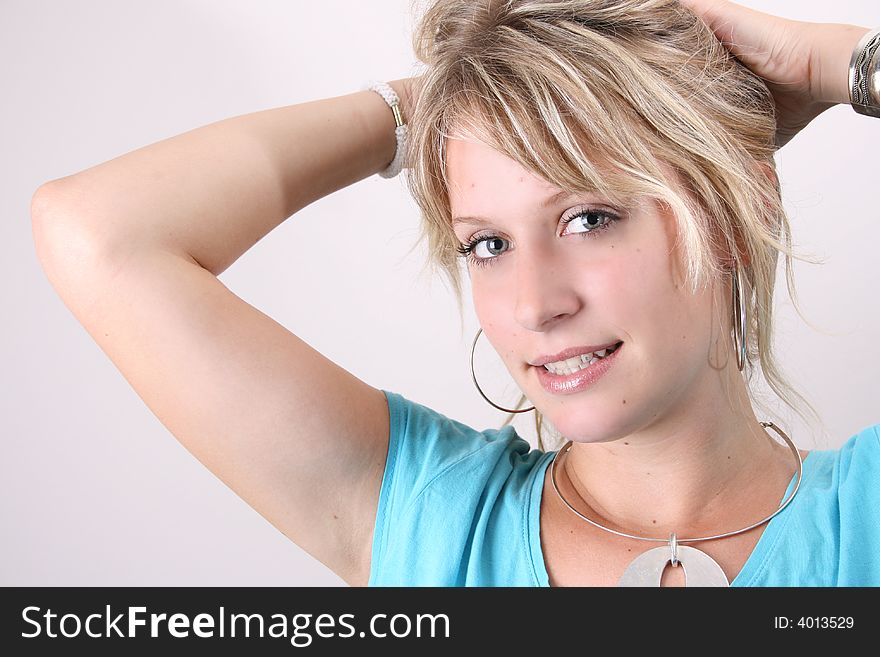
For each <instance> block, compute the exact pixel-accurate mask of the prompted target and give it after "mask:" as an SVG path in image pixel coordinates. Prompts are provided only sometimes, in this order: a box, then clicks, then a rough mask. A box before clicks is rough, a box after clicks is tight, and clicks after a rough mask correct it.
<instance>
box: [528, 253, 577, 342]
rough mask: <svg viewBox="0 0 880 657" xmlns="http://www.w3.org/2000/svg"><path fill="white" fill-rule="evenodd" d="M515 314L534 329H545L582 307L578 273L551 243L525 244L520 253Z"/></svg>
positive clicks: (531, 329)
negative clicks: (568, 265)
mask: <svg viewBox="0 0 880 657" xmlns="http://www.w3.org/2000/svg"><path fill="white" fill-rule="evenodd" d="M516 256H517V257H516V263H515V267H516V275H515V279H514V280H515V284H516V288H515V291H514V294H515V295H516V307H515V310H514V318H515V319H516V321H517V322H518V323H519V324H520V326H522V327H523V328H526V329H528V330H530V331H545V330H547V329H549V328H550V327H551V326H553V325H554V324H556V323H557V322H559V321H560V320H561V319H563V318H564V317H566V316H569V315H573V314H574V313H576V312H577V310H578V308H579V307H580V300H579V298H578V294H577V291H576V287H575V282H576V274H575V272H571V271H568V270H567V267H566V264H565V261H564V260H563V259H562V258H561V257H559V256H558V254H557V255H556V256H554V254H553V248H552V246H550V245H542V244H534V245H530V246H526V247H521V248H519V249H518V250H517V254H516Z"/></svg>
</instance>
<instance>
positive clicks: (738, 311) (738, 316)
mask: <svg viewBox="0 0 880 657" xmlns="http://www.w3.org/2000/svg"><path fill="white" fill-rule="evenodd" d="M730 273H731V283H732V287H733V290H732V292H733V293H732V295H731V296H732V301H733V345H734V347H735V350H736V366H737V368H738V369H739V371H740V372H742V371H743V368H744V367H745V365H746V304H745V299H743V294H742V288H743V284H742V278H741V276H742V274H741V272H740V270H739V268H738V267H736V265H734V267H733V269H732V270H731V272H730ZM737 329H739V331H737Z"/></svg>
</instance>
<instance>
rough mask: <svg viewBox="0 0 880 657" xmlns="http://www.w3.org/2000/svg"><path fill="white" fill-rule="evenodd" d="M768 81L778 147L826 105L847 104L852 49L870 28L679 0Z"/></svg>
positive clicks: (714, 0) (711, 0)
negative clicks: (811, 21) (774, 106)
mask: <svg viewBox="0 0 880 657" xmlns="http://www.w3.org/2000/svg"><path fill="white" fill-rule="evenodd" d="M679 2H681V4H682V5H684V6H685V7H687V8H688V9H690V10H691V11H693V12H694V13H695V14H696V15H697V16H699V17H700V18H701V19H702V20H703V22H705V23H706V25H708V26H709V28H710V29H711V30H712V31H713V32H714V33H715V36H716V37H718V40H719V41H721V43H723V44H724V46H725V47H727V48H728V50H730V52H731V53H732V54H733V55H734V56H735V57H736V58H737V59H739V61H740V62H742V63H743V64H744V65H745V66H747V67H748V68H749V69H750V70H751V71H752V72H753V73H755V74H756V75H758V76H759V77H760V78H762V79H763V80H764V82H765V83H766V84H767V87H768V88H769V89H770V92H771V93H772V94H773V99H774V101H775V103H776V127H777V129H776V145H777V147H779V148H781V147H782V146H784V145H785V144H787V143H788V142H789V141H791V139H792V138H793V137H794V136H795V135H796V134H797V133H798V132H800V131H801V130H802V129H803V128H805V127H806V126H807V124H808V123H810V121H812V120H813V119H815V118H816V117H817V116H819V115H820V114H821V113H822V112H824V111H825V110H827V109H828V108H829V107H834V105H837V104H838V103H849V102H850V101H849V90H848V84H849V82H848V75H849V61H850V58H851V57H852V51H853V49H854V48H855V47H856V44H857V43H858V42H859V39H861V38H862V37H863V36H864V35H865V34H866V33H868V32H869V31H870V28H865V27H858V26H856V25H844V24H839V23H807V22H804V21H795V20H790V19H787V18H780V17H778V16H771V15H770V14H765V13H763V12H760V11H756V10H754V9H749V8H748V7H743V6H742V5H738V4H735V3H733V2H729V1H728V0H679Z"/></svg>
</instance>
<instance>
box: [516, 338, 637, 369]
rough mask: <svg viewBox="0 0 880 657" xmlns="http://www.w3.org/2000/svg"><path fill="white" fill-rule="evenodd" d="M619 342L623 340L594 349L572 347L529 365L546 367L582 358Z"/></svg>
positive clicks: (542, 357) (537, 359) (596, 346)
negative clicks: (550, 364)
mask: <svg viewBox="0 0 880 657" xmlns="http://www.w3.org/2000/svg"><path fill="white" fill-rule="evenodd" d="M618 342H622V340H615V341H614V342H607V343H605V344H600V345H595V346H592V347H571V348H570V349H566V350H565V351H560V352H559V353H558V354H554V355H552V356H541V357H540V358H536V359H535V360H534V361H532V362H530V363H529V365H534V366H536V367H539V366H541V365H546V364H547V363H555V362H557V361H560V360H566V359H568V358H574V357H575V356H580V355H582V354H590V353H593V352H594V351H599V350H600V349H607V348H608V347H613V346H614V345H616V344H617V343H618ZM613 355H614V354H612V356H613Z"/></svg>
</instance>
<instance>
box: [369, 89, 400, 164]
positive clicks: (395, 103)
mask: <svg viewBox="0 0 880 657" xmlns="http://www.w3.org/2000/svg"><path fill="white" fill-rule="evenodd" d="M362 91H375V92H376V93H377V94H379V95H380V96H382V98H383V99H384V100H385V102H386V103H388V106H389V107H390V108H391V111H392V112H393V113H394V123H395V125H396V127H395V128H394V134H395V136H396V137H397V150H396V151H395V152H394V159H393V160H391V164H389V165H388V168H387V169H385V170H384V171H380V172H379V175H380V176H382V177H383V178H393V177H394V176H396V175H397V174H398V173H400V170H401V169H402V168H403V158H404V154H405V152H406V132H407V126H406V124H405V123H404V122H403V115H402V114H401V112H400V99H399V98H398V97H397V93H396V92H395V91H394V89H392V88H391V86H390V85H389V84H387V83H385V82H378V81H375V80H374V81H371V82H369V83H368V84H367V85H365V86H364V87H363V88H362Z"/></svg>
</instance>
